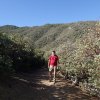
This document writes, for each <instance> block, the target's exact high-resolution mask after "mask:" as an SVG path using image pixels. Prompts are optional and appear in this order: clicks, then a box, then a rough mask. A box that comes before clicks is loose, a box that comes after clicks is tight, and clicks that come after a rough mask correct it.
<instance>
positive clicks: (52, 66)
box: [48, 51, 59, 82]
mask: <svg viewBox="0 0 100 100" xmlns="http://www.w3.org/2000/svg"><path fill="white" fill-rule="evenodd" d="M58 63H59V58H58V56H57V55H56V52H55V51H52V54H51V56H50V57H49V61H48V68H49V81H50V82H51V81H52V74H53V81H54V82H55V81H56V79H55V78H56V69H57V65H58Z"/></svg>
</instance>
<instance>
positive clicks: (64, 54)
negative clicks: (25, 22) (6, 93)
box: [0, 21, 100, 88]
mask: <svg viewBox="0 0 100 100" xmlns="http://www.w3.org/2000/svg"><path fill="white" fill-rule="evenodd" d="M0 33H2V34H6V36H7V39H6V42H3V45H5V46H4V48H5V47H6V49H3V51H4V50H6V51H5V52H4V53H7V55H5V56H4V57H5V58H6V59H7V62H10V64H8V65H9V68H10V66H12V65H14V67H15V69H19V68H21V69H23V70H24V69H25V66H26V65H27V68H26V69H28V68H29V69H30V68H31V67H32V68H33V65H34V66H40V65H38V64H39V63H38V62H35V64H34V63H33V61H39V62H41V59H42V60H43V57H45V58H47V57H48V56H49V55H50V53H51V51H52V50H56V51H57V54H58V56H59V57H60V63H61V64H60V65H59V66H60V67H61V69H62V70H65V71H66V72H68V73H69V74H71V75H72V74H73V75H75V76H81V75H83V74H84V73H86V75H87V76H88V83H89V84H91V85H93V86H95V87H96V88H100V75H99V73H100V23H99V22H97V21H86V22H76V23H70V24H47V25H44V26H35V27H16V26H2V27H0ZM8 40H10V41H8ZM0 41H4V40H2V39H0ZM5 43H7V44H5ZM12 43H13V46H12V47H11V46H9V45H11V44H12ZM0 49H1V48H0ZM38 50H39V51H38ZM37 51H38V53H37ZM40 51H41V52H40ZM10 52H11V53H10ZM12 52H13V53H12ZM11 54H14V56H15V57H14V56H11ZM38 54H39V55H38ZM37 55H38V56H37ZM6 56H7V57H6ZM9 57H10V58H13V57H14V59H10V61H8V59H9ZM0 59H4V58H0ZM12 60H13V61H12ZM16 61H17V62H20V63H16ZM24 62H25V63H24ZM26 62H27V64H26ZM11 68H12V67H11Z"/></svg>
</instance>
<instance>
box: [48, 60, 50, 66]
mask: <svg viewBox="0 0 100 100" xmlns="http://www.w3.org/2000/svg"><path fill="white" fill-rule="evenodd" d="M49 66H50V59H49V60H48V67H49Z"/></svg>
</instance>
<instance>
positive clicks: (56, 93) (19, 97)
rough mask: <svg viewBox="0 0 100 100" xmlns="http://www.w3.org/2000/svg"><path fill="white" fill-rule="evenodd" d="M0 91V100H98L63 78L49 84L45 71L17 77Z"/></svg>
mask: <svg viewBox="0 0 100 100" xmlns="http://www.w3.org/2000/svg"><path fill="white" fill-rule="evenodd" d="M0 89H1V91H2V92H3V93H4V94H2V93H1V92H0V98H1V99H0V100H99V99H98V98H97V97H92V96H90V95H89V94H86V93H84V92H82V91H81V89H80V88H79V87H75V86H72V85H71V84H70V82H69V81H66V80H64V79H63V78H57V82H56V83H55V84H54V83H53V82H49V81H48V71H47V70H40V71H38V72H35V73H34V74H22V75H19V76H17V77H15V79H14V80H12V81H11V82H10V83H9V85H8V86H6V90H3V88H2V87H0Z"/></svg>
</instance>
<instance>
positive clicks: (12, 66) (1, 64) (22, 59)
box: [0, 34, 44, 76]
mask: <svg viewBox="0 0 100 100" xmlns="http://www.w3.org/2000/svg"><path fill="white" fill-rule="evenodd" d="M42 56H43V53H42V52H40V51H37V52H36V51H35V50H34V49H31V48H29V49H28V47H25V45H24V44H22V43H20V44H18V43H16V42H15V41H14V40H13V41H12V40H11V39H9V37H8V36H7V35H5V34H0V76H1V75H4V76H5V75H6V76H7V75H10V74H13V73H14V72H31V71H34V70H35V69H38V68H40V67H42V66H43V65H44V58H43V57H42Z"/></svg>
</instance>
